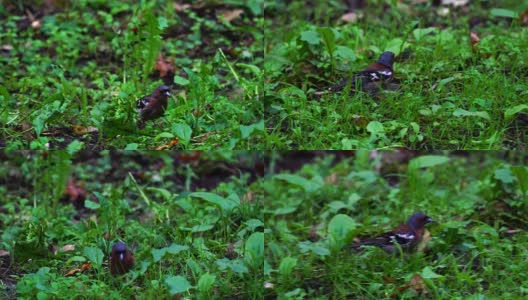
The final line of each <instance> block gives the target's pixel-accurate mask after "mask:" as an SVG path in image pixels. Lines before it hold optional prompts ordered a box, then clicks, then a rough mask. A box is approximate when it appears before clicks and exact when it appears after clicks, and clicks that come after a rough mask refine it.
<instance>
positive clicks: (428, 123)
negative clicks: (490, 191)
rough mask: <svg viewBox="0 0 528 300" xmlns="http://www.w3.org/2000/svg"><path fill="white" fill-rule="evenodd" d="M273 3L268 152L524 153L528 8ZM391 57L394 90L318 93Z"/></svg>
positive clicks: (507, 4) (521, 4) (519, 4)
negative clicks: (385, 54) (386, 54)
mask: <svg viewBox="0 0 528 300" xmlns="http://www.w3.org/2000/svg"><path fill="white" fill-rule="evenodd" d="M345 2H346V1H312V2H308V3H307V2H306V1H289V2H287V3H286V2H281V1H277V2H274V3H272V4H270V5H269V6H268V7H267V8H266V9H267V10H266V16H267V18H266V28H270V29H271V28H281V30H266V31H265V35H266V46H265V71H266V83H265V104H264V106H265V117H266V128H267V130H268V133H269V134H268V136H267V137H266V139H267V143H268V145H269V146H268V147H269V148H279V149H358V148H359V149H380V148H395V147H406V148H409V149H512V148H516V149H526V144H527V141H528V137H527V132H528V121H527V120H528V114H527V112H528V105H527V103H528V94H527V91H528V85H527V80H526V79H527V77H528V69H527V67H526V66H527V65H528V54H527V52H526V51H524V49H526V48H527V47H528V39H526V38H524V37H525V36H526V35H527V34H528V27H527V25H528V11H527V10H526V8H527V7H528V1H526V0H524V1H513V0H511V1H510V0H508V1H470V2H469V1H456V2H459V3H460V2H462V3H464V2H465V4H463V5H462V6H457V7H452V6H442V5H441V6H433V4H432V3H433V2H442V1H414V0H410V1H353V0H352V1H348V2H365V3H366V7H365V8H363V9H361V10H359V11H355V13H356V14H353V13H352V14H350V13H349V14H346V12H347V10H346V7H345ZM387 50H389V51H393V52H394V53H396V55H397V57H396V63H395V66H394V69H395V73H394V74H395V79H394V82H395V83H396V84H397V85H398V86H399V89H398V90H396V91H385V92H383V93H381V94H380V95H377V97H371V96H369V95H367V94H364V93H356V94H354V95H352V96H351V95H349V93H347V92H342V93H329V94H327V95H324V96H323V97H321V98H320V99H316V98H315V97H314V92H315V91H318V90H321V89H322V88H323V87H326V86H329V85H333V84H335V83H337V82H339V81H340V80H341V79H343V78H347V77H350V76H351V75H352V74H354V73H355V72H358V71H360V70H361V69H363V68H364V67H366V66H367V65H369V64H370V63H372V62H375V61H376V60H377V59H378V56H379V55H380V53H382V52H383V51H387Z"/></svg>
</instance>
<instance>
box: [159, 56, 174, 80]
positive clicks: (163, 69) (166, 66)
mask: <svg viewBox="0 0 528 300" xmlns="http://www.w3.org/2000/svg"><path fill="white" fill-rule="evenodd" d="M154 70H156V71H158V72H159V73H160V76H161V77H165V76H167V75H168V74H169V73H172V74H174V73H175V71H176V68H175V67H174V65H173V64H172V63H171V62H170V60H168V59H167V58H165V57H163V55H161V54H159V55H158V59H157V60H156V65H154Z"/></svg>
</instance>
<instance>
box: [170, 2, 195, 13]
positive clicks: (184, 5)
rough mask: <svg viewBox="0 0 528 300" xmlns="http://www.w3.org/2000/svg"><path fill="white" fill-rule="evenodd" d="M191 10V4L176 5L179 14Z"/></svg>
mask: <svg viewBox="0 0 528 300" xmlns="http://www.w3.org/2000/svg"><path fill="white" fill-rule="evenodd" d="M189 8H191V5H190V4H180V3H174V9H175V10H176V11H177V12H182V11H184V10H187V9H189Z"/></svg>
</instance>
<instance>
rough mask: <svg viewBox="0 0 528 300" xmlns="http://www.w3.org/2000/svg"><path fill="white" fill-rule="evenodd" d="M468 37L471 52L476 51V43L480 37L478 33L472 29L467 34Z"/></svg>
mask: <svg viewBox="0 0 528 300" xmlns="http://www.w3.org/2000/svg"><path fill="white" fill-rule="evenodd" d="M469 38H470V40H471V50H472V51H473V53H476V52H477V51H478V49H477V45H478V43H479V42H480V38H479V36H478V34H477V33H476V32H473V31H472V32H471V33H470V34H469Z"/></svg>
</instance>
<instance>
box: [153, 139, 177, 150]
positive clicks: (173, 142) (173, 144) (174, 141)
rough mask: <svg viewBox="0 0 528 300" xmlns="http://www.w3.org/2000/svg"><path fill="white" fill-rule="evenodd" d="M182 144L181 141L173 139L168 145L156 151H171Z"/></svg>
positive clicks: (159, 147)
mask: <svg viewBox="0 0 528 300" xmlns="http://www.w3.org/2000/svg"><path fill="white" fill-rule="evenodd" d="M179 143H180V140H178V139H172V140H171V141H170V142H169V143H168V144H165V145H161V146H158V147H157V148H156V150H158V151H159V150H167V149H171V148H172V147H174V146H176V145H178V144H179Z"/></svg>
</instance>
